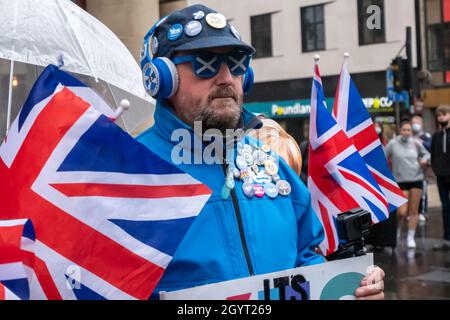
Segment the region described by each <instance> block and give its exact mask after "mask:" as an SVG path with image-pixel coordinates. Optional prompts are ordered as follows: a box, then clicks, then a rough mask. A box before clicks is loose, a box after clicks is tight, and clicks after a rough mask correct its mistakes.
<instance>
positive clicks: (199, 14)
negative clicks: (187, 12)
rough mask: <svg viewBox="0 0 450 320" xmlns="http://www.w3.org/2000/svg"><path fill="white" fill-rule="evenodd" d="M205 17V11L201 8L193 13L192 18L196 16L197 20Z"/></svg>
mask: <svg viewBox="0 0 450 320" xmlns="http://www.w3.org/2000/svg"><path fill="white" fill-rule="evenodd" d="M204 17H205V13H204V12H203V11H202V10H200V11H196V12H194V13H193V14H192V18H194V19H195V20H202V19H203V18H204Z"/></svg>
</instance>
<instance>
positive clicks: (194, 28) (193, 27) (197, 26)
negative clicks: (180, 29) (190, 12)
mask: <svg viewBox="0 0 450 320" xmlns="http://www.w3.org/2000/svg"><path fill="white" fill-rule="evenodd" d="M202 29H203V27H202V24H201V23H200V22H198V21H190V22H188V23H187V24H186V25H185V26H184V33H185V34H186V35H187V36H188V37H195V36H197V35H198V34H199V33H200V32H202Z"/></svg>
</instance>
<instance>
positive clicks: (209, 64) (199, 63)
mask: <svg viewBox="0 0 450 320" xmlns="http://www.w3.org/2000/svg"><path fill="white" fill-rule="evenodd" d="M220 64H221V61H220V58H219V56H217V55H215V54H211V53H201V54H198V55H196V56H194V61H193V62H192V66H193V68H194V73H195V74H196V75H197V76H198V77H201V78H211V77H214V76H215V75H216V74H217V72H218V71H219V69H220Z"/></svg>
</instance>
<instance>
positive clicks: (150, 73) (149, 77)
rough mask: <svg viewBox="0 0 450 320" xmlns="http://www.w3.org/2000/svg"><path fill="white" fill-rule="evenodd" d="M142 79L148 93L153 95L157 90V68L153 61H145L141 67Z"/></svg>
mask: <svg viewBox="0 0 450 320" xmlns="http://www.w3.org/2000/svg"><path fill="white" fill-rule="evenodd" d="M142 74H143V80H144V87H145V88H146V89H147V91H148V92H149V93H150V95H152V96H155V95H156V93H157V92H158V90H159V75H158V70H157V69H156V68H155V66H154V65H153V63H150V62H148V63H146V64H145V66H144V68H143V72H142Z"/></svg>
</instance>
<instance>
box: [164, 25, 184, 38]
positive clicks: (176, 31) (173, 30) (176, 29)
mask: <svg viewBox="0 0 450 320" xmlns="http://www.w3.org/2000/svg"><path fill="white" fill-rule="evenodd" d="M182 34H183V26H182V25H181V24H179V23H177V24H174V25H173V26H171V27H170V29H169V31H168V32H167V38H168V39H169V40H170V41H175V40H177V39H178V38H179V37H181V35H182Z"/></svg>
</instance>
